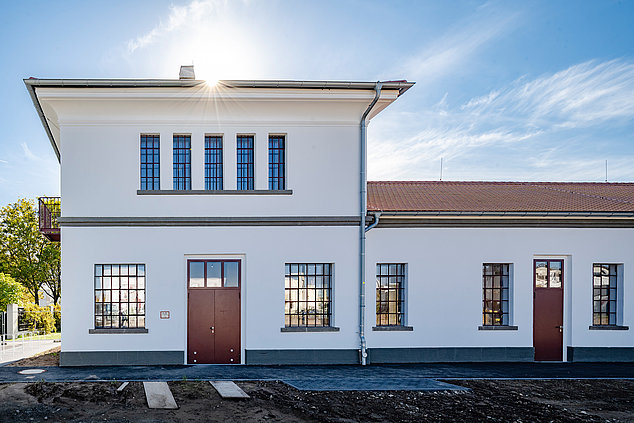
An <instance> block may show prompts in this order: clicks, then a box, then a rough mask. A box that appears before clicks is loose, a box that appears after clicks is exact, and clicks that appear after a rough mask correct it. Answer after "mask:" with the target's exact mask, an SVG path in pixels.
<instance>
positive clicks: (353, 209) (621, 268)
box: [25, 78, 634, 366]
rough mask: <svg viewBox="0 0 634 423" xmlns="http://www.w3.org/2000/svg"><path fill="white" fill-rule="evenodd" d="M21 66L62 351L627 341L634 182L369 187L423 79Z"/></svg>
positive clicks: (512, 356) (270, 356)
mask: <svg viewBox="0 0 634 423" xmlns="http://www.w3.org/2000/svg"><path fill="white" fill-rule="evenodd" d="M25 83H26V85H27V88H28V90H29V92H30V94H31V96H32V99H33V102H34V104H35V107H36V109H37V111H38V113H39V114H40V117H41V119H42V123H43V125H44V128H45V130H46V131H47V133H48V135H49V138H50V140H51V143H52V146H53V148H54V150H55V152H56V154H57V155H58V157H59V159H60V164H61V195H62V202H61V204H62V217H61V218H60V219H59V222H60V225H61V239H62V274H63V288H62V289H63V291H62V298H63V306H62V308H63V310H62V319H63V320H62V327H63V333H62V340H63V342H62V353H61V363H62V365H69V366H72V365H84V364H184V363H191V364H195V363H243V364H261V363H280V364H281V363H359V362H364V363H366V362H368V363H384V362H417V361H474V360H475V361H532V360H534V359H537V360H568V361H592V360H609V361H611V360H632V359H633V358H634V336H633V335H632V332H630V331H629V330H628V327H627V325H629V324H631V323H632V321H633V320H634V308H633V307H630V305H631V304H634V289H633V287H634V276H633V273H632V272H630V271H629V269H632V268H634V257H633V253H634V230H633V229H632V228H633V227H634V184H528V183H524V184H512V183H453V182H433V183H406V182H405V183H395V182H385V183H383V182H371V183H369V184H366V177H365V125H364V123H366V122H365V121H369V120H370V119H372V118H373V117H374V116H375V115H376V114H377V113H379V112H380V111H381V110H382V109H384V108H385V107H387V106H388V105H389V104H390V103H391V102H393V101H394V100H396V99H397V98H398V96H399V95H401V94H403V93H404V92H405V91H407V89H408V88H410V87H411V86H412V85H413V84H412V83H409V82H405V81H396V82H384V83H382V84H378V83H367V82H328V81H319V82H316V81H221V82H219V83H218V84H217V85H215V86H209V85H207V84H206V83H205V82H204V81H197V80H194V79H185V78H183V79H179V80H51V79H27V80H25ZM364 119H365V121H364ZM362 158H363V159H362ZM366 186H367V188H368V194H369V195H368V197H367V198H368V201H369V206H368V209H369V212H367V210H366V204H365V201H366ZM361 216H363V219H362V218H361ZM360 222H362V225H361V224H360ZM377 222H378V225H377ZM364 226H368V227H373V228H372V229H371V231H369V232H368V233H367V241H366V240H364V239H363V236H362V234H364V233H365V230H364ZM366 230H367V229H366ZM364 250H365V251H364ZM362 264H363V265H362ZM361 269H362V270H363V272H362V271H361ZM364 273H365V275H364ZM364 280H365V281H367V283H364V282H363V281H364ZM602 283H603V284H604V285H601V284H602ZM602 289H603V291H602ZM377 301H378V304H377ZM364 303H365V304H364Z"/></svg>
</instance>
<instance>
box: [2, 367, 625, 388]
mask: <svg viewBox="0 0 634 423" xmlns="http://www.w3.org/2000/svg"><path fill="white" fill-rule="evenodd" d="M43 369H45V370H46V372H45V373H42V374H39V375H36V376H35V377H32V378H31V379H26V377H27V376H25V375H21V374H18V371H20V370H22V368H20V367H0V383H11V382H36V381H39V380H46V381H47V382H63V381H91V382H96V381H112V380H117V381H121V382H123V381H178V380H183V379H186V380H208V381H211V380H213V381H217V380H233V381H239V380H279V381H284V382H286V381H288V383H289V384H292V385H293V386H296V387H298V388H299V389H310V390H313V389H318V388H319V385H321V386H322V387H324V388H327V389H333V388H334V387H341V388H342V389H343V388H345V387H348V389H349V388H352V387H354V388H357V387H358V388H359V389H362V388H363V387H364V386H365V388H364V389H377V390H382V389H381V388H385V387H389V389H395V390H398V389H416V390H423V389H425V388H426V387H433V386H434V385H435V386H436V389H439V388H440V386H439V385H436V384H437V383H438V382H437V381H436V379H473V378H477V379H480V378H492V379H505V378H511V379H523V378H529V379H532V378H537V379H541V378H545V379H606V378H608V379H609V378H615V379H634V363H455V364H394V365H370V366H365V367H361V366H334V365H333V366H243V365H235V366H229V365H197V366H125V367H115V366H103V367H43ZM369 382H372V384H371V386H368V385H369Z"/></svg>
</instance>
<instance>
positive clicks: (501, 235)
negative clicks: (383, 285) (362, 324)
mask: <svg viewBox="0 0 634 423" xmlns="http://www.w3.org/2000/svg"><path fill="white" fill-rule="evenodd" d="M542 257H551V258H563V259H564V350H565V348H566V346H599V347H606V346H610V347H632V346H634V332H632V329H630V330H624V331H623V330H611V331H597V330H589V326H590V325H592V295H593V293H592V265H593V263H619V264H623V269H624V274H623V287H622V290H621V292H622V295H623V298H622V300H623V301H622V304H623V305H624V306H623V307H622V324H623V325H629V326H630V327H632V325H634V308H632V307H631V306H630V305H631V304H634V275H633V274H632V271H631V269H632V268H634V229H575V228H571V229H553V228H544V229H539V228H530V229H528V228H527V229H504V228H376V229H373V230H372V231H370V232H368V233H367V255H366V274H367V285H368V291H367V297H366V298H367V309H366V312H367V313H366V321H367V322H368V329H367V339H368V346H369V347H371V348H385V347H479V346H488V347H515V346H524V347H532V346H533V259H535V258H542ZM376 263H407V272H408V275H407V290H406V291H407V294H406V295H407V299H406V301H407V325H409V326H412V327H413V328H414V330H413V331H411V332H378V331H372V330H371V329H370V328H371V327H372V326H374V325H375V323H376V318H375V309H376V302H375V292H374V289H375V288H374V284H375V281H374V275H376ZM483 263H511V264H512V272H513V275H512V281H511V298H512V305H511V310H512V314H511V325H516V326H518V330H516V331H514V330H507V331H484V330H478V326H480V325H481V324H482V264H483ZM564 358H565V357H564Z"/></svg>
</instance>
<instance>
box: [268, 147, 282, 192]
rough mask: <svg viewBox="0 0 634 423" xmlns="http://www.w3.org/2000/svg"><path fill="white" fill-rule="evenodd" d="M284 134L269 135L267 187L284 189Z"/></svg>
mask: <svg viewBox="0 0 634 423" xmlns="http://www.w3.org/2000/svg"><path fill="white" fill-rule="evenodd" d="M284 141H285V137H284V135H269V189H270V190H283V189H286V178H285V176H284V175H285V172H286V169H285V168H286V161H285V160H286V155H285V142H284Z"/></svg>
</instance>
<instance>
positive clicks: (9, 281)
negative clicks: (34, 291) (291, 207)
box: [0, 273, 24, 311]
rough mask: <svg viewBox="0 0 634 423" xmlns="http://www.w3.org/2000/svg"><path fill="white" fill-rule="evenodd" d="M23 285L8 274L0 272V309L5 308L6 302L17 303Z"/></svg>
mask: <svg viewBox="0 0 634 423" xmlns="http://www.w3.org/2000/svg"><path fill="white" fill-rule="evenodd" d="M23 294H24V287H23V286H22V285H21V284H20V283H19V282H17V281H16V280H15V279H13V278H12V277H11V276H9V275H5V274H4V273H0V311H6V310H7V304H17V303H19V302H20V300H21V299H22V296H23Z"/></svg>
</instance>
